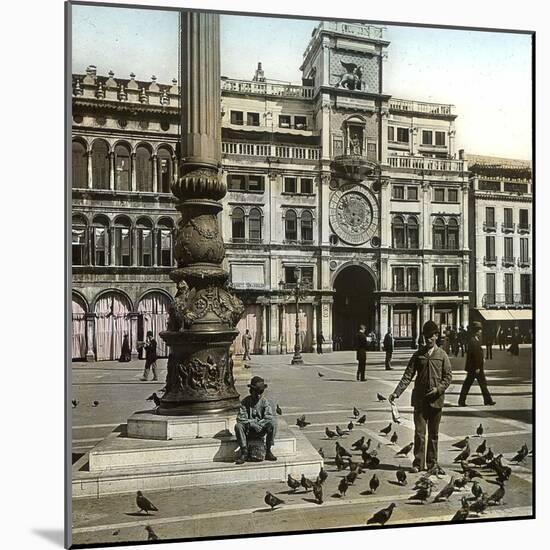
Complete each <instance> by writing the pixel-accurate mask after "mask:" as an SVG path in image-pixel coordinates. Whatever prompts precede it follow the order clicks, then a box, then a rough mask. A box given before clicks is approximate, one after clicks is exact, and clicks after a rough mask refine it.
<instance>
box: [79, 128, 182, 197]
mask: <svg viewBox="0 0 550 550" xmlns="http://www.w3.org/2000/svg"><path fill="white" fill-rule="evenodd" d="M72 152H73V166H72V168H73V169H72V176H73V188H76V189H81V188H87V187H88V178H89V177H91V181H92V187H93V188H94V189H111V188H114V189H115V190H117V191H131V190H132V179H133V178H134V176H135V185H136V190H137V191H145V192H154V191H156V192H158V193H170V186H171V183H172V174H173V166H172V164H173V156H174V153H173V151H172V150H171V149H170V148H169V147H161V148H159V150H158V152H157V154H156V156H153V154H152V152H151V149H150V148H149V147H147V146H145V145H139V146H138V147H137V148H136V151H135V157H134V159H132V154H131V151H130V147H129V146H127V145H125V144H122V143H120V144H118V145H116V146H115V148H114V150H113V152H112V153H111V152H110V150H109V144H108V143H107V142H106V141H104V140H102V139H97V140H95V141H94V143H93V145H92V150H91V155H90V159H88V153H87V151H86V147H85V145H84V144H83V143H82V142H80V141H76V140H75V141H73V144H72Z"/></svg>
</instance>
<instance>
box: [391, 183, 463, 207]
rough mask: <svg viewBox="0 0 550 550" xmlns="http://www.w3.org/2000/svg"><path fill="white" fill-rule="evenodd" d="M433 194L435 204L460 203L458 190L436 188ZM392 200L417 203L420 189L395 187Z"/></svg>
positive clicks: (402, 186) (393, 187)
mask: <svg viewBox="0 0 550 550" xmlns="http://www.w3.org/2000/svg"><path fill="white" fill-rule="evenodd" d="M433 193H434V194H433V202H455V203H456V202H458V189H445V188H442V187H436V188H434V190H433ZM392 198H393V199H396V200H407V201H417V200H418V187H406V186H404V185H393V186H392Z"/></svg>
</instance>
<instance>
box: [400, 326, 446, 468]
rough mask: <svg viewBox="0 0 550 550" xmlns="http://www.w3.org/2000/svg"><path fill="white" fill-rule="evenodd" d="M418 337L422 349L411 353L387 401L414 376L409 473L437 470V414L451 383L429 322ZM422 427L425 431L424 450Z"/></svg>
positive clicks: (434, 328)
mask: <svg viewBox="0 0 550 550" xmlns="http://www.w3.org/2000/svg"><path fill="white" fill-rule="evenodd" d="M422 333H423V335H424V338H425V339H426V345H425V346H424V347H422V348H420V349H418V350H417V351H415V352H414V354H413V356H412V357H411V359H410V361H409V364H408V365H407V368H406V369H405V372H404V373H403V376H402V378H401V380H400V382H399V384H397V386H396V388H395V390H393V393H392V394H391V395H390V397H389V400H390V403H393V401H394V400H395V399H397V398H398V397H399V396H400V395H401V394H402V393H403V392H404V391H405V389H406V388H407V386H408V385H409V384H410V383H411V382H412V379H413V378H414V377H415V375H416V379H415V382H414V388H413V391H412V396H411V404H412V406H413V408H414V460H413V464H412V469H411V472H412V473H417V472H419V471H420V470H424V469H427V470H430V469H431V468H433V467H437V464H438V462H437V444H438V439H439V423H440V421H441V411H442V408H443V403H444V401H445V390H446V389H447V388H448V387H449V384H450V383H451V380H452V370H451V362H450V361H449V357H448V356H447V354H446V353H445V351H444V350H443V349H442V348H440V347H438V346H437V345H436V341H437V336H438V333H439V328H438V327H437V325H436V324H435V323H434V322H433V321H426V323H424V326H423V327H422ZM426 427H427V428H428V445H427V446H426ZM426 447H427V448H426Z"/></svg>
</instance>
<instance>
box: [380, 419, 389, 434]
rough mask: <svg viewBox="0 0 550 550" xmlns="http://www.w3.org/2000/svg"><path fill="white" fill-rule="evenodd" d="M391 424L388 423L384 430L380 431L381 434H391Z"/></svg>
mask: <svg viewBox="0 0 550 550" xmlns="http://www.w3.org/2000/svg"><path fill="white" fill-rule="evenodd" d="M391 427H392V423H391V422H390V423H389V424H388V425H387V426H386V427H385V428H382V429H381V430H380V433H381V434H384V435H388V434H389V433H390V432H391Z"/></svg>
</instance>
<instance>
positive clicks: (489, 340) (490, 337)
mask: <svg viewBox="0 0 550 550" xmlns="http://www.w3.org/2000/svg"><path fill="white" fill-rule="evenodd" d="M494 341H495V333H494V331H493V329H492V327H490V326H488V325H485V359H492V358H493V343H494Z"/></svg>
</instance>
